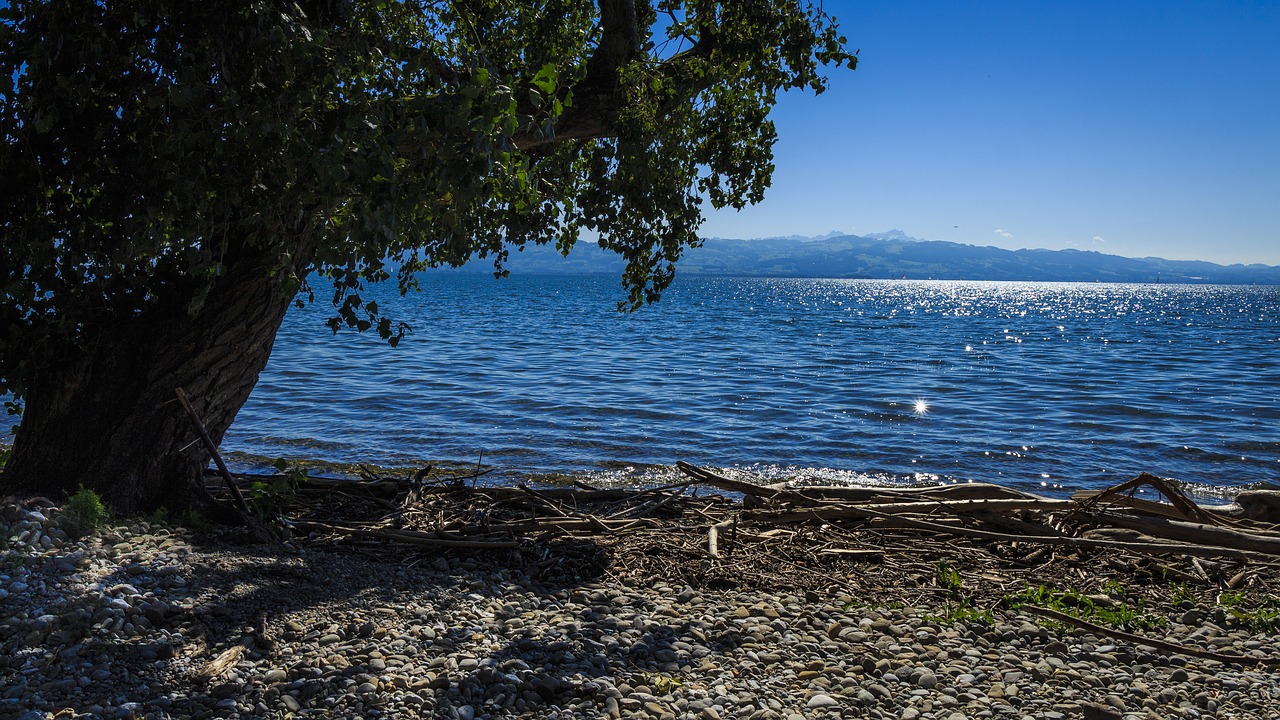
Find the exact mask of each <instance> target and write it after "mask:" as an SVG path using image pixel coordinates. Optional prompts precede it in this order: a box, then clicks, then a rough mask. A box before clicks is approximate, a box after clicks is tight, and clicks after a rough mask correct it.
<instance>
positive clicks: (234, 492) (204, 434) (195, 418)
mask: <svg viewBox="0 0 1280 720" xmlns="http://www.w3.org/2000/svg"><path fill="white" fill-rule="evenodd" d="M173 393H174V394H175V395H177V396H178V402H180V403H182V409H183V410H186V411H187V415H188V416H189V417H190V418H191V422H193V423H195V426H196V431H197V432H199V433H200V440H201V441H202V442H203V443H204V447H205V449H206V450H208V451H209V454H210V455H213V462H214V463H215V464H216V465H217V466H218V471H219V472H221V473H222V479H223V480H225V481H226V483H227V489H228V490H230V491H231V496H232V497H233V498H235V500H236V507H238V508H240V512H242V513H244V514H245V515H248V514H249V504H248V503H246V502H245V501H244V495H242V494H241V493H240V486H239V485H236V479H235V478H234V477H232V476H231V471H230V470H228V469H227V464H226V463H224V462H222V456H221V455H219V454H218V446H217V445H214V444H213V438H211V437H209V431H208V430H206V429H205V427H204V422H202V421H201V420H200V416H199V415H197V414H196V409H195V408H193V407H191V401H190V400H188V399H187V394H186V393H185V392H183V390H182V388H174V390H173Z"/></svg>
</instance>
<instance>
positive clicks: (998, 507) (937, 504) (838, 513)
mask: <svg viewBox="0 0 1280 720" xmlns="http://www.w3.org/2000/svg"><path fill="white" fill-rule="evenodd" d="M1071 505H1072V503H1071V501H1070V500H1049V499H1035V500H1028V499H1014V500H957V501H955V502H943V501H938V500H928V499H924V498H921V500H920V501H919V502H905V503H903V502H899V503H868V504H865V505H835V506H831V505H828V506H825V507H809V508H799V509H796V510H746V511H743V513H742V519H743V520H753V521H756V522H774V523H795V522H805V521H806V520H818V521H823V522H826V521H831V520H844V519H848V518H868V517H880V516H882V515H894V516H898V515H901V514H909V515H922V514H933V513H938V512H944V513H951V514H954V515H964V514H968V513H981V512H990V511H999V512H1010V511H1015V510H1064V509H1066V508H1068V507H1070V506H1071Z"/></svg>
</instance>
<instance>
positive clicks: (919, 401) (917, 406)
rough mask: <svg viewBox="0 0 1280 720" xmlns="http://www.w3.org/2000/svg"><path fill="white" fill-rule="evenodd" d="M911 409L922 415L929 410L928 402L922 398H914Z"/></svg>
mask: <svg viewBox="0 0 1280 720" xmlns="http://www.w3.org/2000/svg"><path fill="white" fill-rule="evenodd" d="M912 409H913V410H914V412H915V414H917V415H924V414H925V413H927V412H929V403H927V402H925V399H924V398H916V401H915V403H913V405H912Z"/></svg>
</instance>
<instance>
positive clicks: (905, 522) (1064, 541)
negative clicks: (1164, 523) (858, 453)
mask: <svg viewBox="0 0 1280 720" xmlns="http://www.w3.org/2000/svg"><path fill="white" fill-rule="evenodd" d="M868 512H869V513H870V514H871V515H874V516H876V517H878V518H882V519H883V520H884V521H885V522H886V523H890V524H898V525H901V526H904V527H914V528H920V529H922V530H938V531H941V532H947V533H951V534H953V535H967V536H969V537H976V538H983V539H985V540H999V541H1001V542H1027V543H1041V544H1043V545H1068V546H1071V547H1084V548H1116V549H1119V550H1132V551H1134V552H1140V553H1144V554H1147V555H1157V554H1161V553H1177V554H1179V555H1195V556H1199V557H1234V558H1242V559H1246V560H1258V559H1263V560H1266V559H1269V558H1268V557H1267V556H1266V555H1263V554H1260V553H1255V552H1250V551H1248V550H1236V549H1234V548H1220V547H1208V546H1205V545H1184V544H1173V543H1159V542H1151V543H1145V542H1124V541H1120V540H1094V539H1091V538H1077V537H1068V536H1066V535H1009V534H1006V533H998V532H991V531H989V530H975V529H973V528H966V527H958V526H955V525H944V524H942V523H935V522H929V521H927V520H918V519H916V518H911V517H905V516H901V515H897V516H895V515H886V514H884V513H880V512H876V511H874V510H869V511H868Z"/></svg>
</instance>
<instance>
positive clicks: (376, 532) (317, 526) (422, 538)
mask: <svg viewBox="0 0 1280 720" xmlns="http://www.w3.org/2000/svg"><path fill="white" fill-rule="evenodd" d="M289 526H290V527H294V528H297V529H299V530H315V531H318V532H336V533H341V534H343V535H357V536H360V537H372V538H379V539H381V540H395V541H398V542H407V543H412V544H415V545H439V546H441V547H459V548H513V547H519V546H520V543H519V542H516V541H515V540H463V539H451V538H442V537H438V536H436V535H433V534H432V533H425V532H420V531H417V530H391V529H386V530H380V529H371V528H359V527H343V526H342V525H336V524H331V523H323V522H316V521H314V520H290V521H289Z"/></svg>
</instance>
